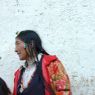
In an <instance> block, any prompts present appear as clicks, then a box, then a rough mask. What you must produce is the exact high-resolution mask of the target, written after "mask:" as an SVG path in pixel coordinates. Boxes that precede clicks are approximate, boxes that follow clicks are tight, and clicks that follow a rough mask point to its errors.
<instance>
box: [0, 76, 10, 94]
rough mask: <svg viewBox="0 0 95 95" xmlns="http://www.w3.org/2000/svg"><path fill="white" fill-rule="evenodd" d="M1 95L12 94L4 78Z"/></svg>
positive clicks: (1, 84)
mask: <svg viewBox="0 0 95 95" xmlns="http://www.w3.org/2000/svg"><path fill="white" fill-rule="evenodd" d="M0 95H11V91H10V89H9V88H8V87H7V84H6V82H5V81H4V80H3V79H2V78H0Z"/></svg>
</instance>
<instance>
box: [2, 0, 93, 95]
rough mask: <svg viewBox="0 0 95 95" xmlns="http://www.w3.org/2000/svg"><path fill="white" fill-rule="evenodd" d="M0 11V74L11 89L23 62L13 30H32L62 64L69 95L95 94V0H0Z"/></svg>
mask: <svg viewBox="0 0 95 95" xmlns="http://www.w3.org/2000/svg"><path fill="white" fill-rule="evenodd" d="M0 10H1V11H0V76H1V77H3V79H4V80H5V81H6V82H7V84H8V86H9V87H10V88H11V90H12V89H13V76H14V72H15V70H16V69H17V68H18V67H19V66H20V65H21V64H23V62H20V61H19V58H18V56H17V55H16V54H15V52H14V47H15V46H14V43H15V33H16V31H20V30H24V29H33V30H36V31H38V33H39V34H40V36H41V38H42V40H43V46H44V47H45V48H46V50H47V51H48V52H49V53H51V54H56V55H57V56H58V57H59V58H60V60H61V61H62V62H63V63H64V65H65V68H66V70H67V72H68V74H69V77H70V80H71V85H72V92H73V95H95V88H94V86H95V65H94V63H95V49H94V48H95V0H0Z"/></svg>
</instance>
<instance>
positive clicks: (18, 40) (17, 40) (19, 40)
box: [15, 38, 24, 43]
mask: <svg viewBox="0 0 95 95" xmlns="http://www.w3.org/2000/svg"><path fill="white" fill-rule="evenodd" d="M15 42H16V43H17V42H22V43H24V42H23V41H22V40H21V39H19V38H16V40H15Z"/></svg>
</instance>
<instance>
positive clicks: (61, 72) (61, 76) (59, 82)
mask: <svg viewBox="0 0 95 95" xmlns="http://www.w3.org/2000/svg"><path fill="white" fill-rule="evenodd" d="M20 72H21V69H18V70H17V71H16V72H15V78H14V90H13V95H17V83H18V80H19V77H20ZM42 74H43V77H44V80H45V82H46V85H45V95H51V94H50V92H49V91H48V89H47V86H48V85H50V87H51V88H52V90H53V92H54V93H55V95H72V94H71V87H70V80H69V77H68V75H67V73H66V71H65V68H64V66H63V64H62V63H61V62H60V61H59V60H58V58H57V57H56V56H51V55H43V59H42ZM47 84H48V85H47Z"/></svg>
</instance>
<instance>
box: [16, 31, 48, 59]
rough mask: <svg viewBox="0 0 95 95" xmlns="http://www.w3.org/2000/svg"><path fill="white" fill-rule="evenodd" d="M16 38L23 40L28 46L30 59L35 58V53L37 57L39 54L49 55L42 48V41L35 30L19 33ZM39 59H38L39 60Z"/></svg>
mask: <svg viewBox="0 0 95 95" xmlns="http://www.w3.org/2000/svg"><path fill="white" fill-rule="evenodd" d="M16 38H19V39H20V40H22V41H23V42H24V43H25V44H26V46H27V47H28V53H29V54H30V55H29V56H30V57H33V53H35V55H36V57H37V55H38V54H39V53H42V54H47V55H48V53H47V52H46V51H45V49H44V48H43V47H42V41H41V39H40V37H39V35H38V34H37V33H36V31H34V30H24V31H21V32H20V33H18V35H17V36H16ZM37 59H38V58H37Z"/></svg>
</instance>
